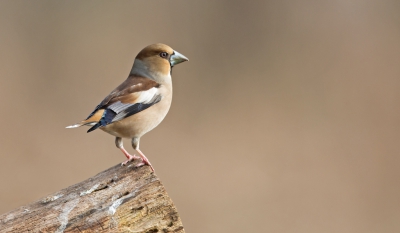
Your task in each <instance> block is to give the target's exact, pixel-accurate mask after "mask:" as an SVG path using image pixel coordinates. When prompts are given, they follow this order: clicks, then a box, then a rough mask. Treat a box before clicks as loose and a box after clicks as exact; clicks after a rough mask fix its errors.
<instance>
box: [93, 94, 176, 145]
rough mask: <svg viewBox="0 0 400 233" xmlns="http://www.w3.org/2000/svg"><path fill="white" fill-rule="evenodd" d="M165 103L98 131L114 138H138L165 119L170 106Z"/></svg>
mask: <svg viewBox="0 0 400 233" xmlns="http://www.w3.org/2000/svg"><path fill="white" fill-rule="evenodd" d="M165 102H168V101H165ZM165 102H164V103H160V104H155V105H153V106H151V107H150V108H148V109H146V110H143V111H141V112H139V113H136V114H135V115H132V116H130V117H127V118H124V119H122V120H120V121H116V122H114V123H111V124H109V125H106V126H104V127H101V128H100V129H102V130H103V131H105V132H107V133H109V134H111V135H114V136H116V137H121V138H134V137H135V138H140V137H141V136H143V135H144V134H145V133H147V132H149V131H150V130H152V129H154V128H155V127H156V126H157V125H159V124H160V123H161V121H162V120H163V119H164V118H165V116H166V115H167V113H168V110H169V107H170V104H167V103H165Z"/></svg>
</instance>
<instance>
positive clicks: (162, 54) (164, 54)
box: [160, 52, 168, 58]
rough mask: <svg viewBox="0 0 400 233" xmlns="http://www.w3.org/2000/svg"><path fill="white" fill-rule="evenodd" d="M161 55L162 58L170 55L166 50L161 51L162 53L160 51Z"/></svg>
mask: <svg viewBox="0 0 400 233" xmlns="http://www.w3.org/2000/svg"><path fill="white" fill-rule="evenodd" d="M160 57H162V58H167V57H168V53H166V52H161V53H160Z"/></svg>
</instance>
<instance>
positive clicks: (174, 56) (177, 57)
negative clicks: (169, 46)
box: [169, 51, 189, 66]
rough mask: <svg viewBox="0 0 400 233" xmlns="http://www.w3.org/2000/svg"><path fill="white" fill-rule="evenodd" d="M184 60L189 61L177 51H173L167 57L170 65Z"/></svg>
mask: <svg viewBox="0 0 400 233" xmlns="http://www.w3.org/2000/svg"><path fill="white" fill-rule="evenodd" d="M184 61H189V59H188V58H187V57H185V56H183V54H180V53H178V52H177V51H174V53H173V54H172V55H171V57H170V58H169V63H170V64H171V66H174V65H177V64H179V63H182V62H184Z"/></svg>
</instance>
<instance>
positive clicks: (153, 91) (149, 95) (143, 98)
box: [136, 87, 158, 104]
mask: <svg viewBox="0 0 400 233" xmlns="http://www.w3.org/2000/svg"><path fill="white" fill-rule="evenodd" d="M157 94H158V88H156V87H152V88H150V89H149V90H146V91H141V92H140V96H139V98H137V100H136V103H144V104H147V103H150V102H151V100H153V98H154V96H155V95H157Z"/></svg>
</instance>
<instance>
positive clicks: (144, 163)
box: [135, 158, 154, 172]
mask: <svg viewBox="0 0 400 233" xmlns="http://www.w3.org/2000/svg"><path fill="white" fill-rule="evenodd" d="M141 159H142V162H140V163H138V164H136V165H135V167H141V166H144V165H149V166H150V169H151V171H153V172H154V168H153V166H151V163H150V161H149V160H148V159H147V158H141Z"/></svg>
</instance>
